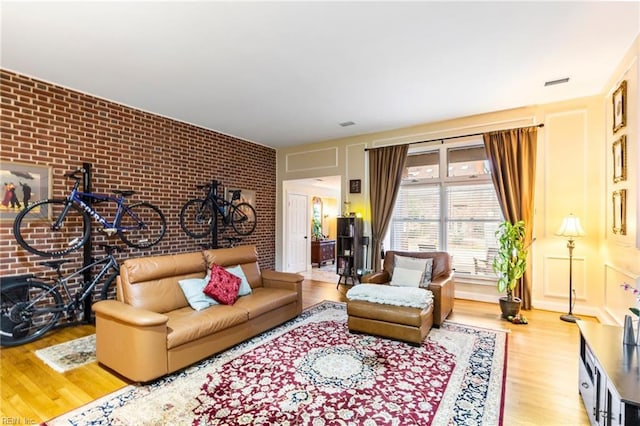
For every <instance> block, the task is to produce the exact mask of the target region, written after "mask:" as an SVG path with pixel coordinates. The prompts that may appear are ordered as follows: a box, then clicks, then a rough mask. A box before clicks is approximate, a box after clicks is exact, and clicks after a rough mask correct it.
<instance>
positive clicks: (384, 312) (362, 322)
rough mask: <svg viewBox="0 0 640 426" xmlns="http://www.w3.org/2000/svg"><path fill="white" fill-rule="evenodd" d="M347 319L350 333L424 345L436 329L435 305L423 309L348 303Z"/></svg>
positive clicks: (364, 302)
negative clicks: (434, 318) (428, 335)
mask: <svg viewBox="0 0 640 426" xmlns="http://www.w3.org/2000/svg"><path fill="white" fill-rule="evenodd" d="M347 315H348V320H347V324H348V326H349V331H351V332H360V333H367V334H373V335H376V336H382V337H388V338H391V339H397V340H402V341H405V342H409V343H412V344H414V345H421V344H422V341H423V340H424V338H425V337H426V336H427V334H429V330H431V327H432V326H433V303H431V304H429V305H428V306H427V307H426V308H424V309H420V308H414V307H408V306H395V305H388V304H383V303H374V302H368V301H363V300H348V301H347Z"/></svg>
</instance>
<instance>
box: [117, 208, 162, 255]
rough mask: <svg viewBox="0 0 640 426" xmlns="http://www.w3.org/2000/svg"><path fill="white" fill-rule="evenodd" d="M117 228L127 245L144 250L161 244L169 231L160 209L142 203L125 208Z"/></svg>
mask: <svg viewBox="0 0 640 426" xmlns="http://www.w3.org/2000/svg"><path fill="white" fill-rule="evenodd" d="M116 228H117V229H118V236H119V237H120V239H121V240H122V241H124V242H125V244H127V245H128V246H130V247H135V248H141V249H142V248H148V247H151V246H153V245H156V244H158V243H159V242H160V240H161V239H162V237H164V233H165V232H166V231H167V221H166V220H165V218H164V215H163V214H162V212H161V211H160V209H159V208H157V207H156V206H154V205H153V204H150V203H147V202H142V203H137V204H133V205H130V206H128V207H125V210H124V212H123V213H122V215H121V216H120V218H119V219H118V223H116Z"/></svg>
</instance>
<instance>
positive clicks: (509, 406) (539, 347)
mask: <svg viewBox="0 0 640 426" xmlns="http://www.w3.org/2000/svg"><path fill="white" fill-rule="evenodd" d="M345 291H346V290H345V288H344V287H343V286H341V288H340V289H336V285H335V284H331V283H326V282H320V281H313V280H310V279H307V280H305V282H304V291H303V303H304V306H305V307H309V306H312V305H315V304H316V303H320V302H322V301H323V300H336V301H346V299H345V296H344V294H345ZM496 297H497V296H496ZM498 312H499V307H498V306H497V304H491V303H481V302H472V301H466V300H456V304H455V307H454V312H453V314H452V315H451V316H450V317H449V320H450V321H455V322H459V323H463V324H471V325H476V326H484V327H489V328H500V329H508V330H510V333H509V338H508V361H507V363H508V364H507V367H508V368H507V383H506V398H505V409H504V424H505V425H506V426H508V425H588V424H589V422H588V419H587V415H586V412H585V409H584V406H583V404H582V401H581V399H580V395H579V394H578V340H579V333H578V329H577V327H576V326H575V324H570V323H566V322H563V321H560V319H559V314H558V313H555V312H547V311H540V310H532V311H528V312H526V315H527V317H528V319H529V321H530V323H529V324H528V325H513V324H510V323H508V322H506V321H503V320H501V319H500V315H499V314H498ZM583 319H584V320H587V321H595V319H593V318H583ZM93 332H94V327H93V326H90V325H83V326H76V327H69V328H63V329H58V330H56V331H55V332H53V333H50V334H49V335H47V336H46V337H45V338H43V339H41V340H38V341H36V342H34V343H30V344H27V345H23V346H19V347H15V348H3V349H1V350H0V385H1V390H0V393H1V404H2V405H1V406H0V424H9V423H13V424H29V423H39V422H42V421H46V420H48V419H51V418H53V417H55V416H58V415H60V414H62V413H65V412H67V411H69V410H71V409H74V408H77V407H79V406H81V405H83V404H86V403H88V402H91V401H92V400H94V399H96V398H99V397H101V396H104V395H106V394H108V393H110V392H113V391H115V390H117V389H120V388H122V387H123V386H125V385H127V384H128V382H127V381H125V380H124V379H122V378H120V377H117V376H115V375H114V374H113V373H111V372H109V371H108V370H106V369H104V368H103V367H101V366H99V365H98V364H97V363H93V364H89V365H87V366H84V367H80V368H77V369H75V370H71V371H68V372H66V373H62V374H61V373H57V372H55V371H54V370H52V369H51V368H49V367H48V366H46V365H45V364H44V363H43V362H42V361H40V360H39V359H38V358H37V357H36V356H35V355H34V351H35V350H37V349H40V348H44V347H47V346H51V345H54V344H57V343H61V342H64V341H67V340H71V339H75V338H78V337H82V336H85V335H88V334H91V333H93Z"/></svg>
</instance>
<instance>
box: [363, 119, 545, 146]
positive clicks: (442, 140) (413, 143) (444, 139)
mask: <svg viewBox="0 0 640 426" xmlns="http://www.w3.org/2000/svg"><path fill="white" fill-rule="evenodd" d="M528 127H544V123H540V124H536V125H535V126H524V127H514V128H512V129H504V130H491V131H489V132H481V133H469V134H468V135H459V136H447V137H444V138H435V139H428V140H426V141H416V142H409V143H407V144H399V145H415V144H418V143H427V142H438V141H440V142H441V143H444V141H447V140H449V139H460V138H468V137H471V136H482V135H484V134H485V133H491V132H508V131H510V130H519V129H526V128H528ZM376 148H383V147H381V146H379V147H376ZM376 148H365V149H364V150H365V151H369V150H372V149H376Z"/></svg>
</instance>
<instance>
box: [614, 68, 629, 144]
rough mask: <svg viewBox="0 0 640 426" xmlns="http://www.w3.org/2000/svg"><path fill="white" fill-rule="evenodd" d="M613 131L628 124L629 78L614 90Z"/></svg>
mask: <svg viewBox="0 0 640 426" xmlns="http://www.w3.org/2000/svg"><path fill="white" fill-rule="evenodd" d="M611 100H612V102H613V133H615V132H617V131H618V130H620V129H622V128H623V127H624V126H626V125H627V80H624V81H622V83H620V86H618V88H617V89H616V91H615V92H613V96H612V97H611Z"/></svg>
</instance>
